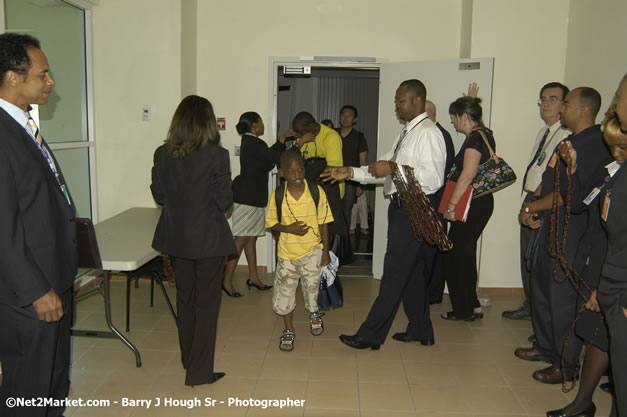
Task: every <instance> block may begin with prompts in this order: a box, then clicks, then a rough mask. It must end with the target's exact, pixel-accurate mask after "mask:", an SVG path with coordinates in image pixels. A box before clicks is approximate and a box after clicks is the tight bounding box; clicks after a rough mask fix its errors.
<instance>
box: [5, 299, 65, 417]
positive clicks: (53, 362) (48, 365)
mask: <svg viewBox="0 0 627 417" xmlns="http://www.w3.org/2000/svg"><path fill="white" fill-rule="evenodd" d="M59 297H60V298H61V302H62V303H63V311H64V315H63V317H62V318H61V320H59V321H56V322H52V323H47V322H44V321H41V320H39V318H38V317H37V313H36V312H35V309H34V308H33V306H32V305H30V306H28V307H16V306H12V305H7V304H0V332H1V336H0V362H2V387H1V388H0V415H1V416H2V417H58V416H62V415H63V412H64V411H65V407H15V408H8V407H7V406H6V400H7V398H10V397H13V398H53V399H57V400H61V399H65V398H66V397H67V395H68V391H69V388H70V344H71V336H70V331H71V327H72V314H73V300H72V290H71V289H70V290H68V291H66V292H65V293H63V294H61V295H60V296H59Z"/></svg>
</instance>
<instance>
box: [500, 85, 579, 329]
mask: <svg viewBox="0 0 627 417" xmlns="http://www.w3.org/2000/svg"><path fill="white" fill-rule="evenodd" d="M567 94H568V87H566V86H565V85H563V84H561V83H558V82H551V83H548V84H545V85H544V86H543V87H542V89H541V90H540V99H539V100H538V107H540V118H541V119H542V121H544V123H545V125H544V126H543V127H542V128H541V129H540V131H539V132H538V134H537V136H536V141H535V143H534V145H533V148H532V151H531V155H529V163H528V164H527V170H526V171H525V176H524V178H523V194H525V198H524V200H523V202H522V205H521V215H529V213H525V212H524V208H525V207H526V204H527V203H529V202H530V201H532V195H533V193H534V192H535V191H536V190H537V189H538V187H540V185H541V184H542V174H543V173H544V170H545V169H546V166H547V164H548V162H549V159H550V156H551V155H552V154H553V150H554V149H555V147H556V146H557V145H558V144H559V143H560V142H561V141H562V140H564V139H565V138H566V137H567V136H568V135H570V133H571V132H570V130H568V129H567V128H565V127H564V126H562V124H561V123H560V111H561V110H562V107H564V98H565V97H566V95H567ZM538 233H539V232H538V231H536V232H535V234H538ZM533 235H534V232H532V229H531V228H530V227H527V226H525V225H523V224H522V223H521V225H520V276H521V278H522V283H523V289H524V291H525V301H524V302H523V304H522V306H520V307H518V308H517V309H515V310H506V311H504V312H503V314H502V316H503V317H504V318H506V319H513V320H531V303H530V299H529V297H530V290H529V283H530V281H531V270H530V269H529V267H530V266H531V267H532V266H533V265H532V264H533V259H527V248H528V246H529V242H530V241H531V240H532V239H533V238H534V236H533ZM530 255H531V254H530Z"/></svg>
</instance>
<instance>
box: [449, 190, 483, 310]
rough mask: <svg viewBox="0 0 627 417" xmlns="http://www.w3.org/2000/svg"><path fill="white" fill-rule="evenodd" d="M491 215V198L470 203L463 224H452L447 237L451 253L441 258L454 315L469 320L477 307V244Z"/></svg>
mask: <svg viewBox="0 0 627 417" xmlns="http://www.w3.org/2000/svg"><path fill="white" fill-rule="evenodd" d="M493 211H494V196H493V195H492V194H489V195H487V196H484V197H480V198H477V199H476V200H472V202H471V203H470V210H469V212H468V218H467V221H466V223H463V222H451V227H450V229H449V231H448V237H449V239H450V240H451V242H453V249H452V250H451V251H450V252H448V253H447V254H445V255H444V275H445V277H446V284H447V286H448V291H449V295H450V297H451V304H453V314H454V315H455V316H456V317H470V316H472V314H473V309H475V308H477V307H480V306H481V304H479V300H478V299H477V288H476V287H477V240H478V239H479V236H481V233H482V232H483V229H484V228H485V226H486V224H488V220H490V217H491V216H492V212H493Z"/></svg>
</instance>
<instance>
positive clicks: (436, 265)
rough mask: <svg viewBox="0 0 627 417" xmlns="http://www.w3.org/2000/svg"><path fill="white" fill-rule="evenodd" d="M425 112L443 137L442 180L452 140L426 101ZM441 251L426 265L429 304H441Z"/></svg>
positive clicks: (451, 152)
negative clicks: (444, 159) (443, 159)
mask: <svg viewBox="0 0 627 417" xmlns="http://www.w3.org/2000/svg"><path fill="white" fill-rule="evenodd" d="M425 111H426V112H427V116H429V119H431V121H432V122H433V123H435V125H436V126H437V127H438V129H440V132H442V136H444V144H445V145H446V165H445V168H444V178H446V176H447V175H448V173H449V171H450V170H451V167H452V166H453V161H454V160H455V146H454V145H453V139H452V138H451V134H450V133H448V131H447V130H446V129H444V128H443V127H442V125H441V124H440V123H439V122H438V121H437V120H436V118H435V115H436V107H435V104H434V103H433V102H432V101H431V100H427V101H426V102H425ZM444 182H445V183H446V181H444ZM443 195H444V187H442V188H441V189H440V191H438V192H437V193H435V204H434V207H435V208H437V207H438V206H439V205H440V200H442V196H443ZM438 218H439V219H440V222H442V225H443V226H444V230H446V227H447V224H448V222H446V220H444V216H442V215H441V214H438ZM443 255H444V254H443V253H442V252H441V251H437V252H435V255H434V258H433V263H432V264H431V265H427V277H430V279H429V287H428V291H429V303H430V304H434V303H440V302H442V293H443V292H444V257H443Z"/></svg>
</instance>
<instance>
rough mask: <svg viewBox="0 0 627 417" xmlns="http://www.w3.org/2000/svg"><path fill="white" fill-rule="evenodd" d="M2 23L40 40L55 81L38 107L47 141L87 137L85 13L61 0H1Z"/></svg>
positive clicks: (7, 27)
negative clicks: (44, 101) (2, 7)
mask: <svg viewBox="0 0 627 417" xmlns="http://www.w3.org/2000/svg"><path fill="white" fill-rule="evenodd" d="M4 8H5V10H4V11H5V19H6V22H5V26H6V30H7V31H10V32H19V33H28V34H30V35H32V36H34V37H36V38H37V39H39V40H40V41H41V48H42V50H43V51H44V53H45V54H46V56H47V57H48V64H49V65H50V74H51V75H52V78H53V79H54V80H55V81H56V83H57V85H56V86H55V87H54V88H53V90H52V94H51V95H50V98H49V100H48V104H47V105H45V106H40V107H39V124H40V126H41V131H42V133H43V135H44V137H45V138H46V141H47V142H48V143H58V142H80V141H87V140H88V136H87V88H86V84H87V83H86V76H85V74H86V68H85V13H84V11H83V10H81V9H78V8H76V7H74V6H72V5H69V4H67V3H64V2H63V1H61V0H29V1H24V0H4Z"/></svg>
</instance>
